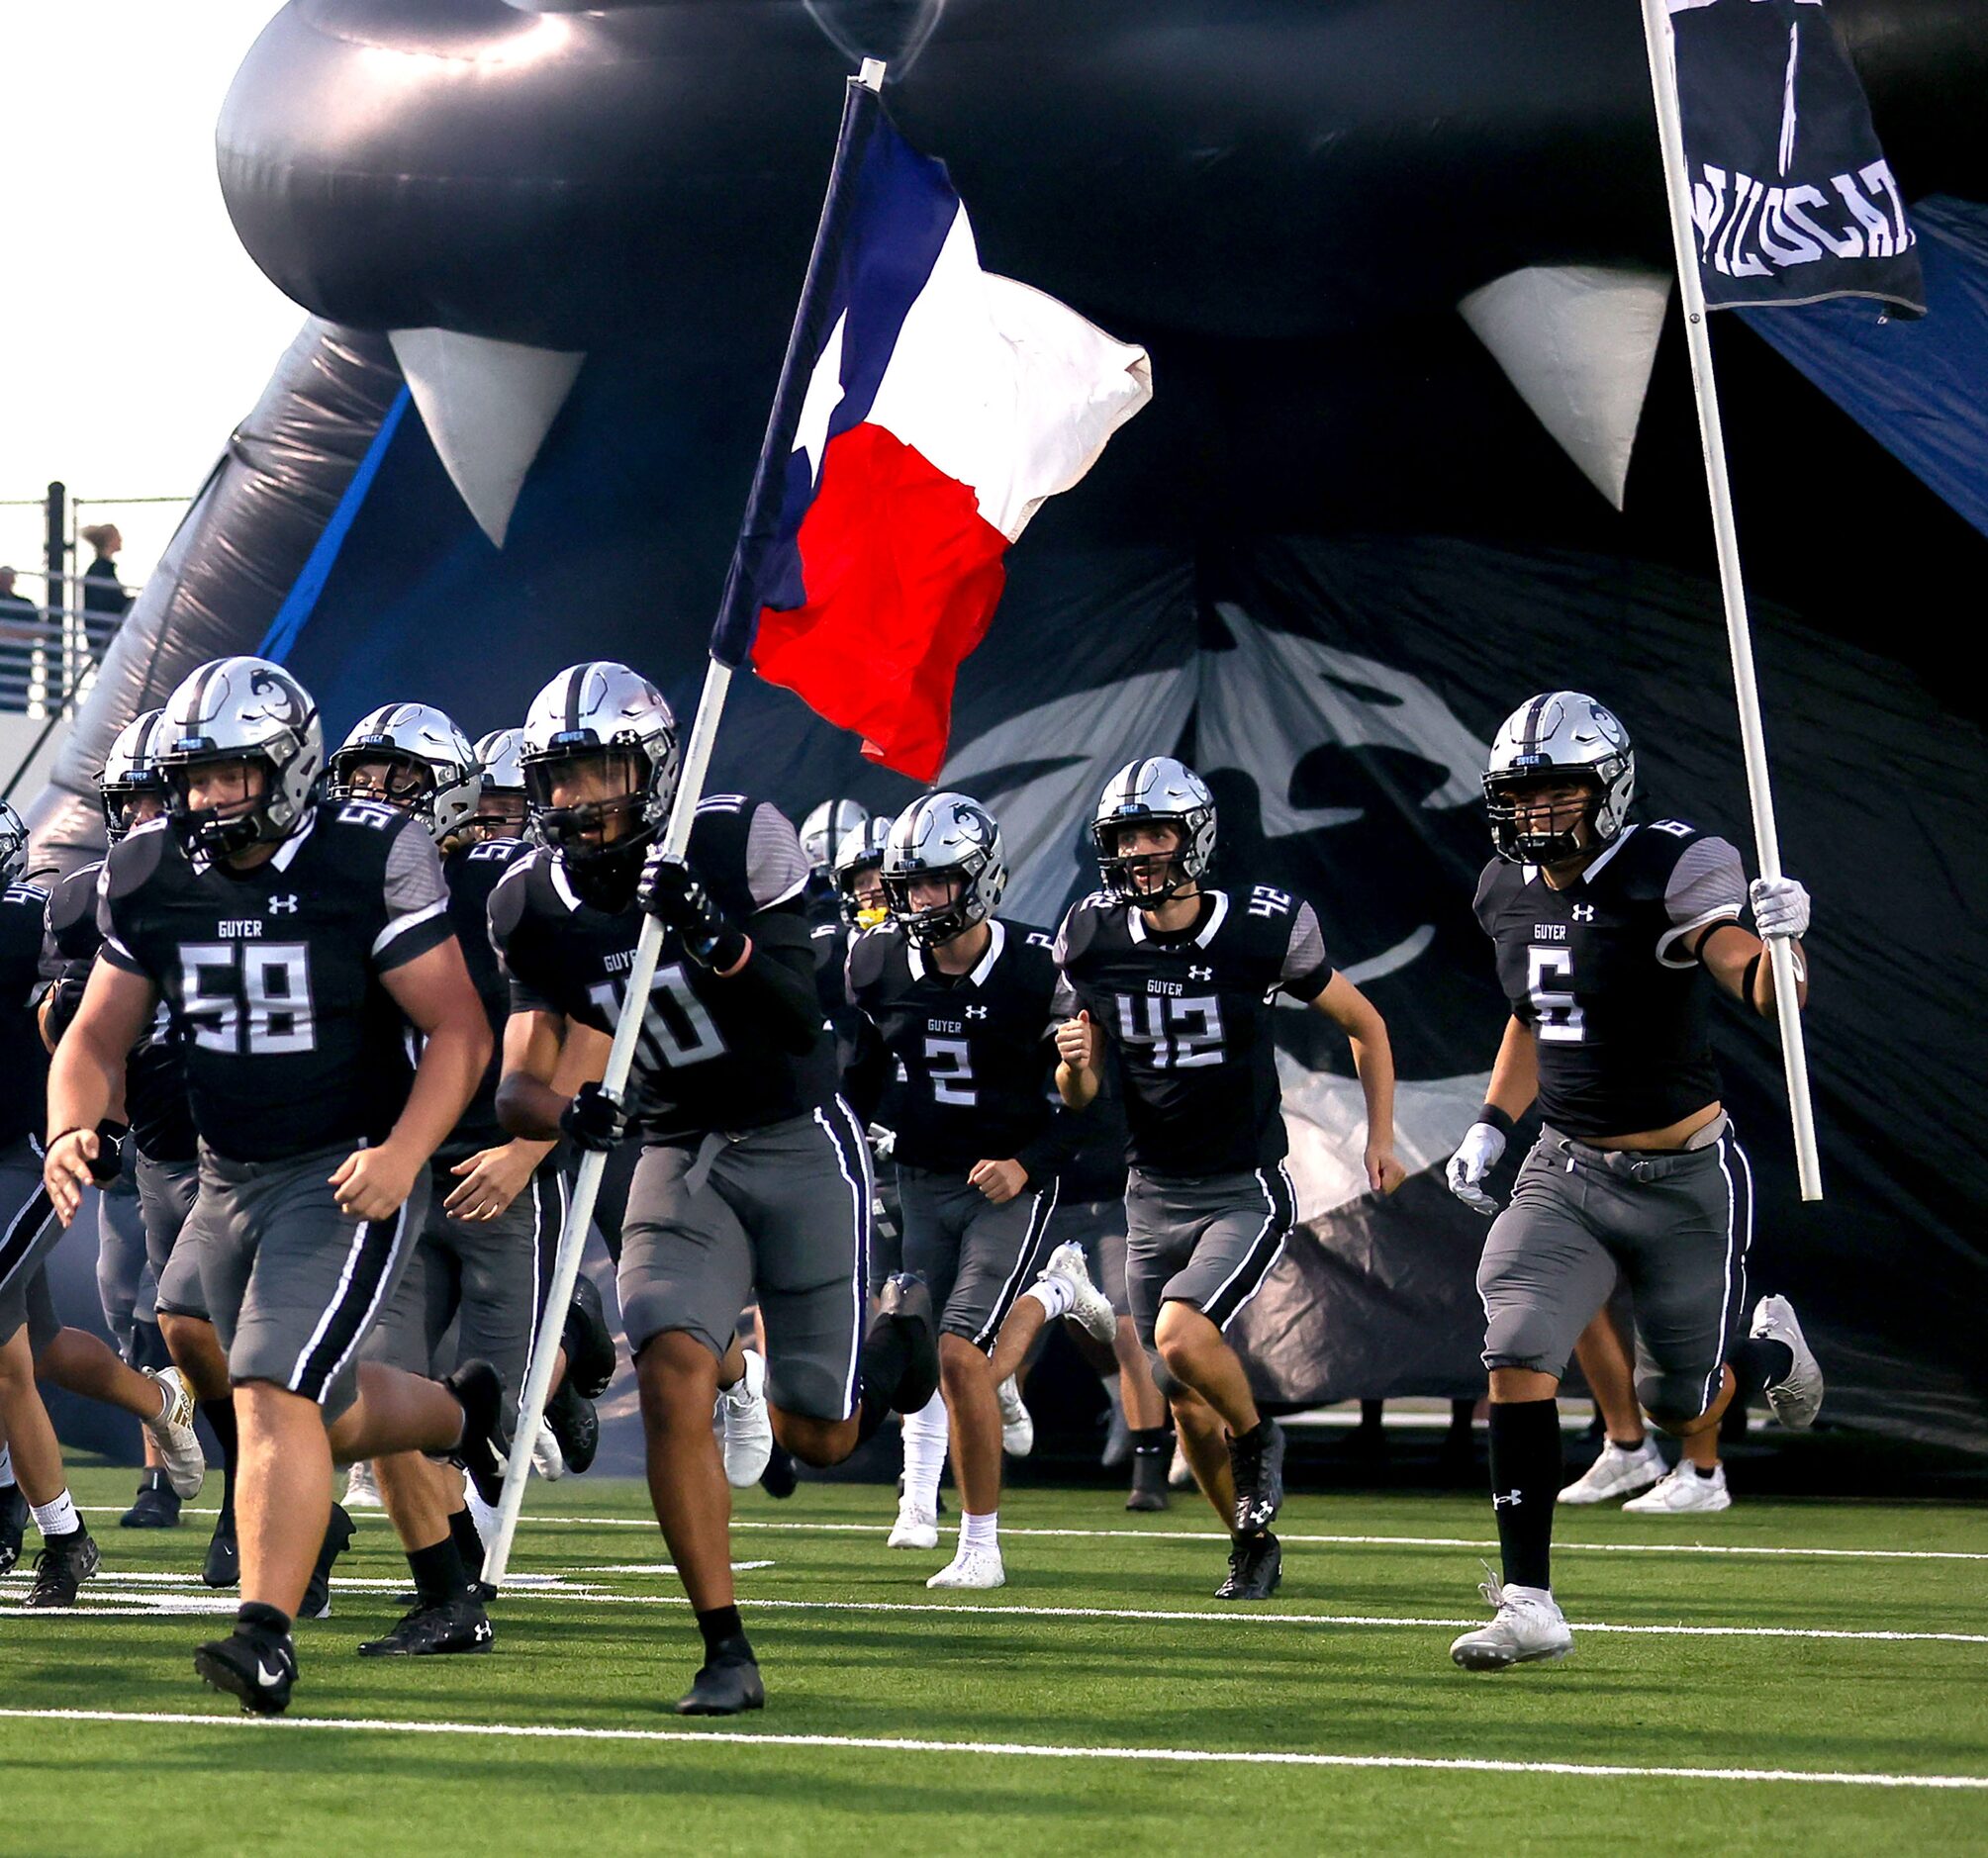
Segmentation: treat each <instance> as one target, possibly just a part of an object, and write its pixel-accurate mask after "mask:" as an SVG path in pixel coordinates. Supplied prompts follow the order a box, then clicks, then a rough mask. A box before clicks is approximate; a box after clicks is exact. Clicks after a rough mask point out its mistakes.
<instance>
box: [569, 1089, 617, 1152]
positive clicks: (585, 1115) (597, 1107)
mask: <svg viewBox="0 0 1988 1858" xmlns="http://www.w3.org/2000/svg"><path fill="white" fill-rule="evenodd" d="M559 1127H560V1128H561V1130H563V1131H564V1132H565V1133H566V1134H567V1135H569V1136H571V1137H572V1138H573V1141H574V1142H575V1143H576V1144H577V1145H578V1146H579V1147H580V1148H583V1149H588V1150H591V1151H592V1152H593V1153H594V1154H596V1155H606V1154H607V1153H608V1152H609V1150H611V1149H612V1148H613V1147H614V1146H615V1143H617V1142H619V1141H620V1139H621V1138H622V1136H624V1135H625V1134H626V1133H627V1129H628V1112H627V1108H626V1106H625V1105H623V1103H622V1102H621V1100H620V1098H619V1097H611V1096H610V1095H609V1094H608V1093H607V1091H605V1090H603V1089H602V1088H601V1086H600V1084H599V1083H598V1082H596V1081H593V1080H590V1081H588V1082H586V1083H583V1084H582V1085H581V1086H580V1088H579V1089H578V1090H576V1091H575V1092H574V1093H573V1096H572V1099H571V1100H570V1101H569V1102H568V1103H567V1105H566V1107H565V1108H564V1109H563V1110H561V1111H560V1112H559Z"/></svg>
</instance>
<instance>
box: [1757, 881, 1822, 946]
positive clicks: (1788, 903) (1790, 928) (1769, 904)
mask: <svg viewBox="0 0 1988 1858" xmlns="http://www.w3.org/2000/svg"><path fill="white" fill-rule="evenodd" d="M1747 896H1748V899H1749V900H1750V901H1751V903H1752V905H1753V927H1754V928H1755V929H1757V930H1758V931H1759V932H1760V934H1761V936H1762V937H1766V936H1790V937H1793V938H1795V939H1797V940H1799V939H1800V938H1801V937H1803V936H1805V935H1807V934H1808V932H1809V893H1808V891H1807V890H1805V889H1803V888H1802V886H1801V885H1800V884H1799V883H1796V882H1795V880H1794V879H1792V878H1755V879H1754V880H1753V882H1752V883H1751V884H1750V885H1749V886H1748V888H1747Z"/></svg>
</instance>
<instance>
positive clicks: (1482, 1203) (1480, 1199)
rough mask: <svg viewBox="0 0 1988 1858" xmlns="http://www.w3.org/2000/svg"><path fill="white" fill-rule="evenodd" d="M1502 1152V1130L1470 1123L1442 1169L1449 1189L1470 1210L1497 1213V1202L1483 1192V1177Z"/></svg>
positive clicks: (1496, 1162)
mask: <svg viewBox="0 0 1988 1858" xmlns="http://www.w3.org/2000/svg"><path fill="white" fill-rule="evenodd" d="M1504 1152H1505V1138H1504V1134H1503V1132H1502V1131H1500V1130H1496V1129H1493V1128H1492V1127H1491V1125H1490V1124H1489V1123H1472V1124H1471V1125H1470V1127H1469V1131H1468V1133H1467V1134H1466V1135H1465V1137H1464V1140H1463V1141H1462V1142H1460V1143H1459V1144H1458V1145H1457V1153H1456V1154H1455V1155H1453V1156H1451V1158H1450V1165H1449V1166H1448V1167H1447V1168H1446V1169H1445V1170H1444V1177H1445V1179H1447V1180H1448V1182H1449V1183H1450V1191H1451V1192H1452V1193H1454V1194H1455V1195H1456V1196H1457V1198H1458V1199H1460V1200H1461V1201H1463V1203H1464V1204H1465V1205H1466V1206H1467V1207H1468V1208H1469V1209H1470V1211H1471V1212H1473V1213H1481V1214H1483V1216H1484V1217H1485V1218H1486V1219H1489V1218H1490V1217H1491V1215H1492V1214H1493V1213H1495V1212H1497V1210H1498V1203H1497V1201H1495V1200H1494V1199H1492V1198H1491V1196H1490V1195H1489V1194H1488V1193H1486V1192H1485V1191H1484V1188H1483V1180H1484V1176H1485V1175H1486V1174H1488V1173H1489V1172H1490V1171H1491V1169H1492V1168H1494V1167H1495V1166H1497V1164H1498V1157H1499V1156H1501V1155H1503V1154H1504Z"/></svg>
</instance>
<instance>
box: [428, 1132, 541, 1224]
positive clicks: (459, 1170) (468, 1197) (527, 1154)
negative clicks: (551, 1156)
mask: <svg viewBox="0 0 1988 1858" xmlns="http://www.w3.org/2000/svg"><path fill="white" fill-rule="evenodd" d="M544 1159H545V1145H544V1143H542V1142H507V1143H504V1144H503V1145H502V1146H500V1147H498V1148H495V1149H479V1150H478V1151H477V1152H476V1153H475V1154H474V1155H472V1156H471V1157H470V1158H469V1160H468V1161H458V1162H456V1164H455V1165H454V1166H453V1167H451V1168H450V1169H449V1170H448V1171H449V1172H450V1173H451V1174H453V1175H455V1176H456V1178H457V1179H458V1180H460V1181H461V1182H462V1185H461V1186H459V1187H457V1188H456V1189H455V1191H454V1192H453V1193H451V1194H450V1195H449V1196H448V1198H447V1199H446V1200H444V1201H443V1202H442V1210H443V1211H444V1212H446V1213H447V1214H448V1215H449V1216H450V1217H451V1218H453V1219H465V1220H485V1219H495V1218H497V1216H498V1215H499V1214H500V1213H502V1212H503V1211H504V1210H505V1208H506V1207H508V1206H509V1205H510V1204H511V1203H512V1201H514V1200H515V1199H517V1198H518V1196H519V1195H520V1194H521V1193H522V1192H523V1191H524V1189H525V1186H526V1185H527V1183H528V1182H529V1181H530V1179H531V1176H532V1175H533V1174H534V1173H536V1172H537V1170H538V1163H539V1162H540V1161H543V1160H544Z"/></svg>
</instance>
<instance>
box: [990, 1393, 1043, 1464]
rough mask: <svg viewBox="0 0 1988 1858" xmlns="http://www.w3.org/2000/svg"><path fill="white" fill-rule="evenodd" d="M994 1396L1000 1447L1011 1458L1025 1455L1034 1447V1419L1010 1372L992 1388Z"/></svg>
mask: <svg viewBox="0 0 1988 1858" xmlns="http://www.w3.org/2000/svg"><path fill="white" fill-rule="evenodd" d="M994 1398H995V1399H996V1400H998V1401H999V1402H1000V1448H1001V1449H1002V1450H1003V1451H1005V1452H1006V1453H1007V1455H1008V1456H1009V1457H1011V1458H1025V1457H1027V1456H1028V1454H1029V1453H1030V1452H1031V1451H1033V1450H1034V1449H1035V1421H1034V1420H1033V1419H1031V1418H1030V1417H1029V1411H1028V1408H1027V1407H1025V1406H1023V1405H1022V1403H1021V1389H1020V1388H1019V1387H1017V1386H1016V1385H1015V1384H1014V1376H1013V1375H1012V1374H1010V1375H1009V1376H1008V1377H1007V1379H1006V1380H1004V1381H1002V1382H1001V1384H1000V1385H999V1386H998V1387H996V1388H995V1389H994Z"/></svg>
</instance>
